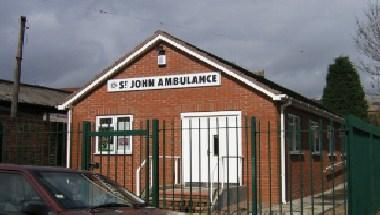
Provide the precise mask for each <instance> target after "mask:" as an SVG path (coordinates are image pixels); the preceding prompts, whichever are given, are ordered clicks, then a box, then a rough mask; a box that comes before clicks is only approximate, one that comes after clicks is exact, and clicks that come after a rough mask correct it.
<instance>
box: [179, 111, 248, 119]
mask: <svg viewBox="0 0 380 215" xmlns="http://www.w3.org/2000/svg"><path fill="white" fill-rule="evenodd" d="M207 116H240V118H241V111H214V112H186V113H181V119H183V118H186V117H207Z"/></svg>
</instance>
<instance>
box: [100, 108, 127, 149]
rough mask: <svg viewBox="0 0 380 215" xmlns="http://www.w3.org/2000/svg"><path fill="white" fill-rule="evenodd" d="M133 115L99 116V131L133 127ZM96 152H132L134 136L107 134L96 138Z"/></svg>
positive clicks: (121, 129) (122, 129)
mask: <svg viewBox="0 0 380 215" xmlns="http://www.w3.org/2000/svg"><path fill="white" fill-rule="evenodd" d="M132 122H133V117H132V116H131V115H123V116H98V117H96V129H97V131H124V130H131V129H132ZM96 145H97V146H96V153H99V154H100V153H104V154H108V153H109V154H131V153H132V136H106V137H97V138H96Z"/></svg>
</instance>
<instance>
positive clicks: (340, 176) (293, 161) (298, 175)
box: [286, 107, 344, 199]
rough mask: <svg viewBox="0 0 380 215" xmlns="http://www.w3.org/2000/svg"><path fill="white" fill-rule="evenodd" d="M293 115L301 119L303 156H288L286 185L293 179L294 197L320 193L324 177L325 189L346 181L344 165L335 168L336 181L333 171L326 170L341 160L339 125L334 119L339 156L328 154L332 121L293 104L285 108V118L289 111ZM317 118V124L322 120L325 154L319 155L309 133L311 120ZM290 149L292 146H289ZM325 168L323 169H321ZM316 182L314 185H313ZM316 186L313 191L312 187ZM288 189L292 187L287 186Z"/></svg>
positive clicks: (288, 196) (336, 148)
mask: <svg viewBox="0 0 380 215" xmlns="http://www.w3.org/2000/svg"><path fill="white" fill-rule="evenodd" d="M289 113H290V114H294V115H297V116H299V117H300V119H301V130H302V131H301V133H302V134H301V145H302V146H301V149H302V150H301V151H302V154H300V155H289V154H288V153H287V158H286V167H287V183H286V184H287V185H288V186H289V184H290V182H291V184H292V191H293V192H292V199H298V198H300V197H301V192H303V196H309V195H310V194H311V193H312V191H313V193H314V194H317V193H320V192H321V190H322V180H323V186H324V187H323V188H324V190H327V189H331V188H332V187H333V184H334V183H335V186H337V185H338V184H341V183H342V182H343V180H344V171H343V168H342V167H343V166H344V165H339V166H336V167H335V170H336V171H335V182H334V183H333V181H334V180H333V178H332V176H333V174H332V173H331V172H330V171H326V168H327V167H328V166H331V165H332V163H333V162H334V163H342V150H343V148H342V139H341V138H340V137H339V129H340V126H341V125H340V124H339V123H336V122H334V123H333V126H334V138H335V154H336V157H329V144H328V142H327V133H326V131H327V126H328V125H330V120H329V119H327V118H323V117H320V116H316V115H315V114H311V113H309V112H305V111H301V110H297V109H295V108H293V107H289V108H288V109H287V110H286V117H287V115H288V114H289ZM310 120H311V121H315V122H317V123H320V122H322V137H321V138H322V148H321V150H323V152H322V155H323V156H322V157H321V156H319V155H311V151H310V147H309V140H308V133H309V130H308V129H309V122H310ZM286 148H287V151H288V149H289V147H288V145H287V147H286ZM290 168H291V174H292V178H290V174H289V169H290ZM321 169H322V171H321ZM311 185H313V186H311ZM311 187H312V188H313V190H312V189H311ZM288 189H289V187H288ZM287 198H288V199H289V198H290V193H289V192H288V193H287Z"/></svg>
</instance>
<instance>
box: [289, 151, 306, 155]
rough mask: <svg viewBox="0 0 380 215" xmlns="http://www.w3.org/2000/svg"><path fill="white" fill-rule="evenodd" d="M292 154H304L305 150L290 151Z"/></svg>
mask: <svg viewBox="0 0 380 215" xmlns="http://www.w3.org/2000/svg"><path fill="white" fill-rule="evenodd" d="M289 154H290V155H303V151H289Z"/></svg>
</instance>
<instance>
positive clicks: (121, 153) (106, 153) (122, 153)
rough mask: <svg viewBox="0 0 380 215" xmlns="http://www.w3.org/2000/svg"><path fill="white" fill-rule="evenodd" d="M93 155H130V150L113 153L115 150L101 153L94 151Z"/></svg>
mask: <svg viewBox="0 0 380 215" xmlns="http://www.w3.org/2000/svg"><path fill="white" fill-rule="evenodd" d="M93 154H94V155H102V156H103V155H105V156H106V155H132V152H125V153H124V152H119V153H115V152H112V153H111V152H110V153H108V152H102V153H100V152H95V153H93Z"/></svg>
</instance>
